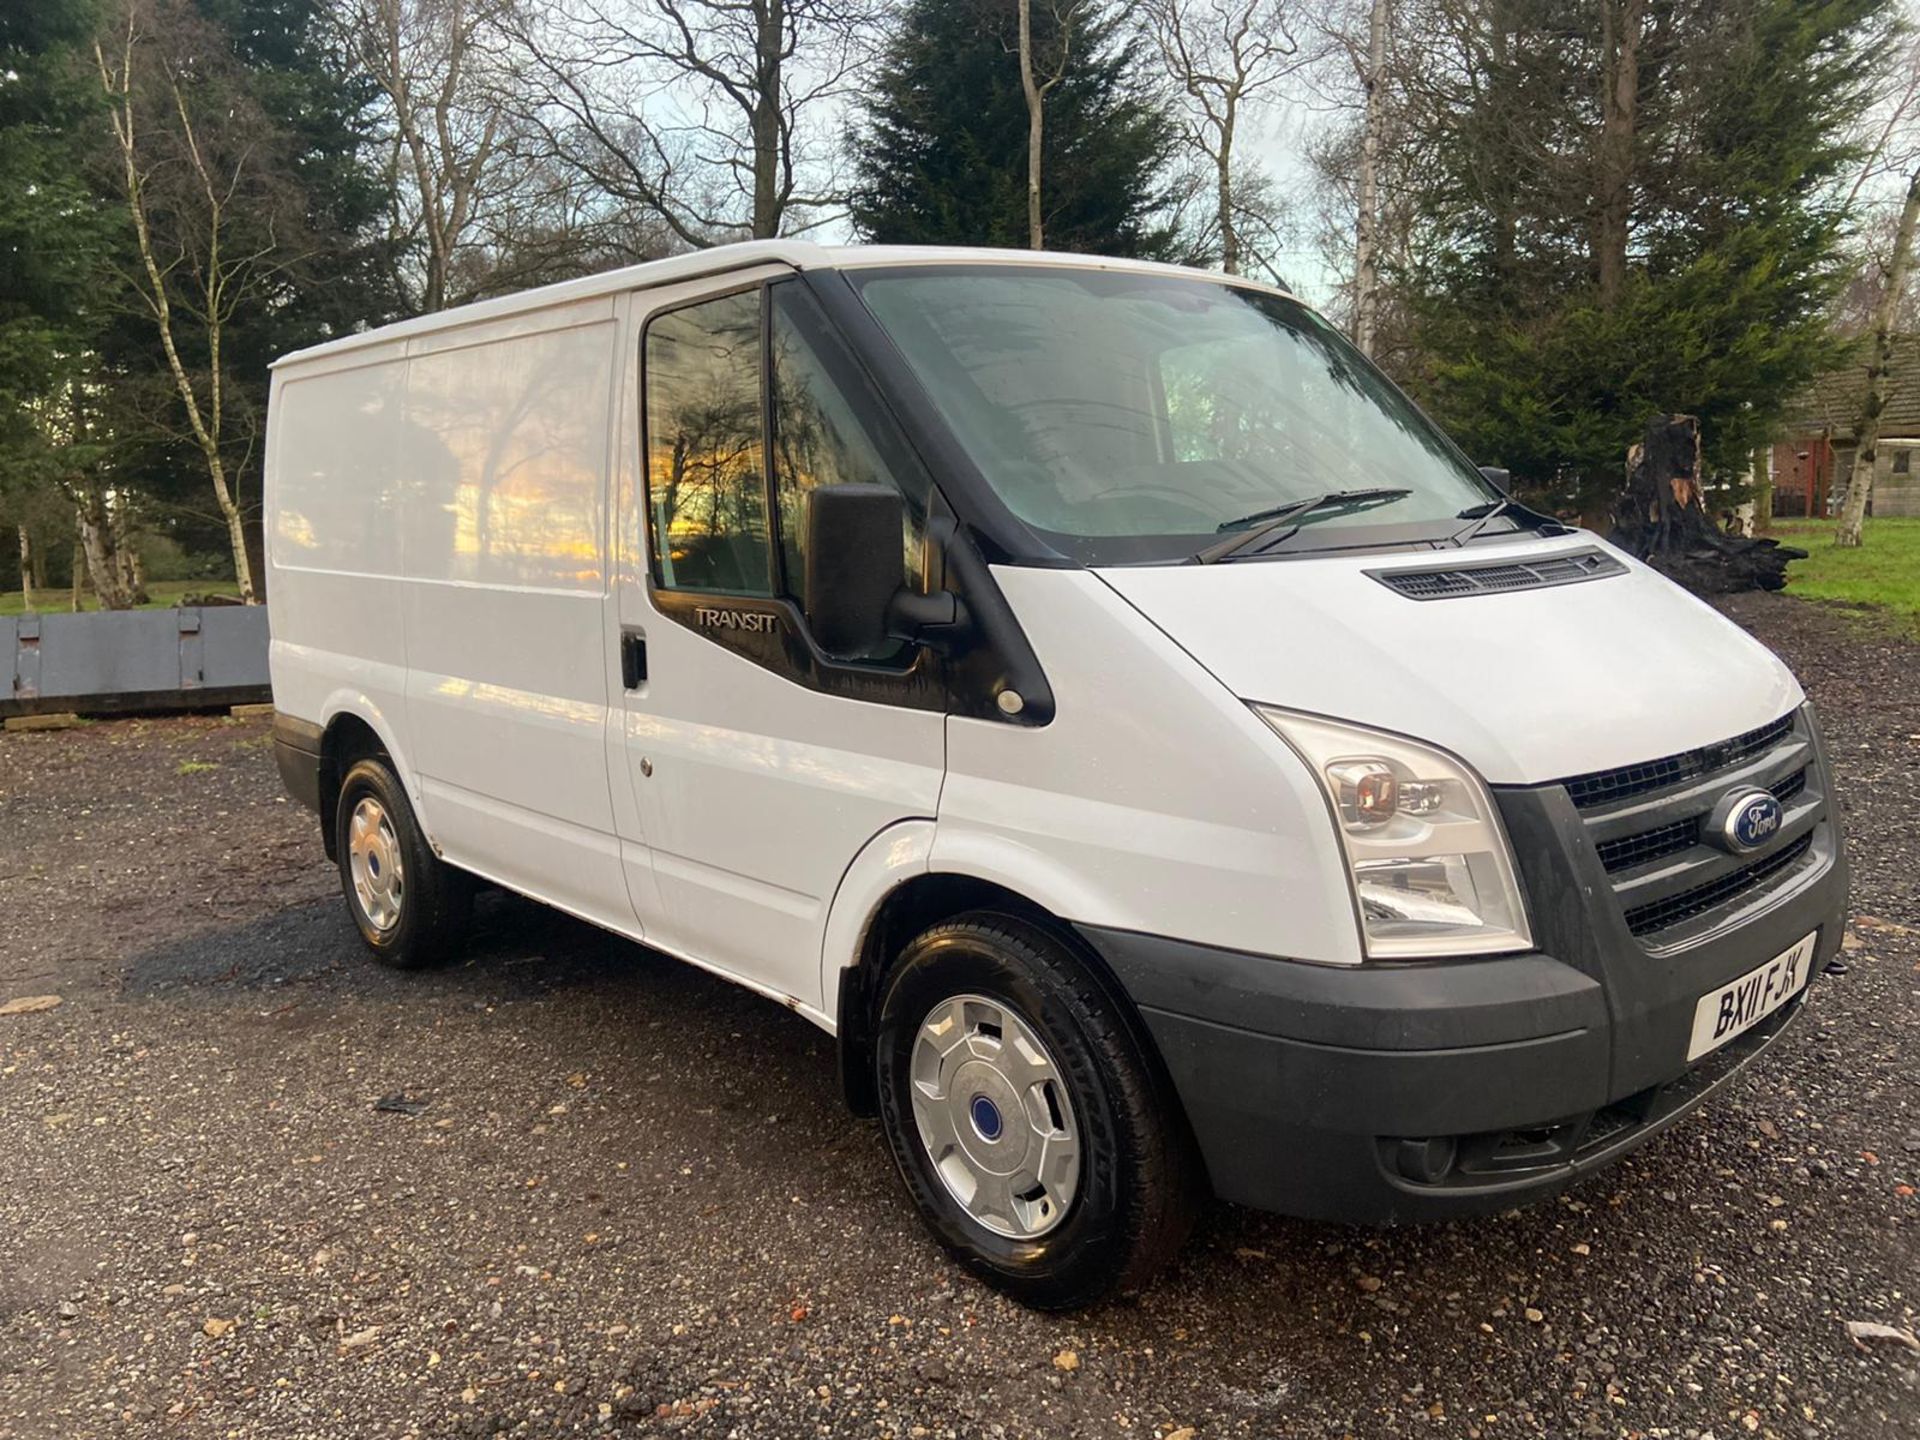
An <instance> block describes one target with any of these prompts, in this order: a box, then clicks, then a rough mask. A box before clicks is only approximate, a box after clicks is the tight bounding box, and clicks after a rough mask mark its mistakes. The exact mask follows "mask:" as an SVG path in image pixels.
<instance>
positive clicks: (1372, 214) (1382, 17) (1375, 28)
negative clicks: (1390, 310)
mask: <svg viewBox="0 0 1920 1440" xmlns="http://www.w3.org/2000/svg"><path fill="white" fill-rule="evenodd" d="M1388 3H1389V0H1373V11H1372V14H1371V16H1370V17H1369V18H1368V21H1367V73H1366V77H1365V81H1364V85H1365V89H1366V95H1367V110H1366V120H1365V122H1364V124H1365V128H1364V130H1363V132H1362V134H1361V139H1360V196H1359V209H1360V215H1359V226H1358V229H1357V231H1356V233H1355V236H1354V245H1353V343H1354V344H1355V345H1356V346H1358V347H1359V349H1360V353H1361V354H1363V355H1372V354H1373V343H1374V324H1375V319H1376V315H1377V312H1378V308H1379V295H1380V150H1381V141H1382V136H1381V134H1380V131H1381V129H1382V127H1383V126H1384V125H1385V123H1386V94H1385V90H1386V80H1387V5H1388Z"/></svg>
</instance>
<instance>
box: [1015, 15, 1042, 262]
mask: <svg viewBox="0 0 1920 1440" xmlns="http://www.w3.org/2000/svg"><path fill="white" fill-rule="evenodd" d="M1020 89H1021V90H1022V91H1023V92H1024V93H1025V95H1026V97H1027V248H1028V249H1029V250H1044V249H1046V248H1047V246H1046V238H1047V237H1046V227H1045V226H1044V225H1043V224H1042V223H1041V214H1040V153H1041V141H1042V139H1043V138H1044V129H1043V127H1044V125H1045V123H1046V116H1045V113H1044V104H1045V100H1044V97H1043V96H1042V94H1041V91H1040V86H1039V85H1038V83H1036V81H1035V80H1034V75H1033V0H1020Z"/></svg>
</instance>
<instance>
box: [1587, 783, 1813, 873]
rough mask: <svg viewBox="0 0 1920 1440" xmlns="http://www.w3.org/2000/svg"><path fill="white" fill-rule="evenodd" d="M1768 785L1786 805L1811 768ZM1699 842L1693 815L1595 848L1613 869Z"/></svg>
mask: <svg viewBox="0 0 1920 1440" xmlns="http://www.w3.org/2000/svg"><path fill="white" fill-rule="evenodd" d="M1768 788H1769V789H1771V790H1772V791H1773V798H1774V799H1776V800H1778V801H1779V802H1780V803H1781V804H1782V805H1785V804H1786V803H1787V802H1788V801H1790V800H1792V799H1793V798H1794V796H1796V795H1798V794H1799V793H1800V792H1801V791H1803V790H1805V789H1806V788H1807V772H1806V771H1805V770H1804V769H1801V770H1796V771H1795V772H1794V773H1793V774H1791V775H1789V776H1788V777H1787V778H1786V779H1784V780H1782V781H1781V782H1780V783H1779V784H1777V785H1773V786H1769V787H1768ZM1699 843H1700V817H1699V816H1697V815H1690V816H1688V817H1687V818H1686V819H1685V820H1674V821H1671V822H1669V823H1668V824H1665V825H1657V826H1655V827H1654V828H1653V829H1651V830H1642V831H1641V832H1640V833H1638V834H1637V835H1622V836H1620V837H1619V838H1618V839H1615V840H1603V841H1601V842H1600V844H1598V845H1596V846H1595V847H1594V849H1595V851H1596V852H1597V853H1598V854H1599V856H1600V864H1601V865H1602V866H1603V867H1604V868H1605V869H1606V870H1607V871H1608V872H1609V873H1611V872H1612V871H1615V870H1631V869H1632V868H1633V867H1634V866H1635V865H1645V864H1648V863H1649V862H1651V861H1654V860H1664V859H1665V858H1666V857H1667V856H1669V855H1678V854H1679V853H1680V852H1681V851H1682V850H1691V849H1692V848H1693V847H1694V846H1695V845H1698V844H1699Z"/></svg>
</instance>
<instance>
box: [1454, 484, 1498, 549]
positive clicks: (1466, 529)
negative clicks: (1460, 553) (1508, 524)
mask: <svg viewBox="0 0 1920 1440" xmlns="http://www.w3.org/2000/svg"><path fill="white" fill-rule="evenodd" d="M1512 508H1513V497H1512V496H1511V495H1502V496H1501V497H1500V498H1499V499H1498V500H1489V501H1487V502H1486V503H1485V504H1482V505H1469V506H1468V507H1467V508H1466V509H1464V510H1462V511H1461V512H1460V513H1459V514H1458V515H1456V516H1455V517H1454V518H1455V519H1456V520H1467V521H1470V522H1472V523H1470V524H1467V525H1463V526H1461V527H1460V528H1459V529H1458V530H1456V531H1454V532H1453V534H1451V535H1449V536H1448V537H1447V541H1448V543H1449V544H1453V545H1464V544H1466V543H1467V542H1468V541H1469V540H1471V539H1473V537H1474V536H1476V535H1478V534H1479V533H1480V532H1481V531H1482V530H1484V529H1486V528H1487V522H1488V521H1489V520H1492V519H1494V518H1495V517H1496V516H1500V515H1504V514H1506V513H1507V511H1509V510H1511V509H1512Z"/></svg>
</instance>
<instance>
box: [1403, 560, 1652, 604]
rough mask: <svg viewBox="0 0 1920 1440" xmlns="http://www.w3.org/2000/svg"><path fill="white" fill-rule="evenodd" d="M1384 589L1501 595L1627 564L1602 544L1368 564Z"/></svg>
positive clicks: (1599, 576) (1431, 595)
mask: <svg viewBox="0 0 1920 1440" xmlns="http://www.w3.org/2000/svg"><path fill="white" fill-rule="evenodd" d="M1367 573H1368V574H1369V575H1371V576H1372V577H1373V578H1374V579H1376V580H1378V581H1379V582H1380V583H1381V584H1382V585H1384V586H1386V587H1387V588H1388V589H1389V590H1397V591H1399V592H1400V593H1401V594H1402V595H1404V596H1406V597H1407V598H1408V599H1409V600H1452V599H1454V598H1455V597H1457V596H1461V595H1504V594H1507V593H1508V592H1510V591H1514V590H1543V589H1545V588H1546V587H1548V586H1550V585H1577V584H1579V583H1580V582H1581V581H1583V580H1604V579H1606V578H1607V577H1608V576H1609V575H1624V574H1626V573H1627V567H1626V566H1625V565H1623V564H1621V563H1620V561H1619V560H1617V559H1615V558H1614V557H1613V556H1612V555H1609V554H1608V553H1607V552H1606V551H1604V550H1569V551H1566V552H1564V553H1562V554H1559V555H1548V556H1545V557H1544V558H1542V559H1539V560H1485V561H1481V562H1480V563H1479V564H1475V565H1449V566H1447V567H1445V568H1444V569H1433V570H1369V571H1368V572H1367Z"/></svg>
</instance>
